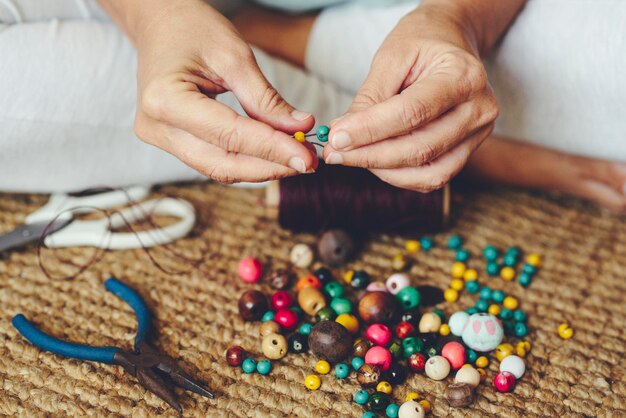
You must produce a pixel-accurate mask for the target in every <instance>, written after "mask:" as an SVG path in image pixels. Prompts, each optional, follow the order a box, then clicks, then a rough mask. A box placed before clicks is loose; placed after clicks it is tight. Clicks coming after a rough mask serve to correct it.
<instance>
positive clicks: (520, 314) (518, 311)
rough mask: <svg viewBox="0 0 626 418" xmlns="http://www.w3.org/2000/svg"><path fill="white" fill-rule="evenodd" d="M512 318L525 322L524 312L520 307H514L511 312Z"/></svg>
mask: <svg viewBox="0 0 626 418" xmlns="http://www.w3.org/2000/svg"><path fill="white" fill-rule="evenodd" d="M513 319H514V320H515V322H526V312H524V311H522V310H521V309H516V310H515V312H513Z"/></svg>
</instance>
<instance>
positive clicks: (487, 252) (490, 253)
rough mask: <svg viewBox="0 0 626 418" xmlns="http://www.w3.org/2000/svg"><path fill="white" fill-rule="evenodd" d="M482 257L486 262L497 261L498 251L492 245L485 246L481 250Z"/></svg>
mask: <svg viewBox="0 0 626 418" xmlns="http://www.w3.org/2000/svg"><path fill="white" fill-rule="evenodd" d="M483 255H484V256H485V258H486V259H487V260H488V261H495V260H497V259H498V249H497V248H496V247H494V246H493V245H487V246H486V247H485V248H484V249H483Z"/></svg>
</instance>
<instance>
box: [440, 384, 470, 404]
mask: <svg viewBox="0 0 626 418" xmlns="http://www.w3.org/2000/svg"><path fill="white" fill-rule="evenodd" d="M446 400H447V401H448V403H449V404H450V406H451V407H453V408H463V407H466V406H468V405H470V404H471V403H472V402H473V401H474V389H473V388H472V387H471V386H470V385H467V384H465V383H453V384H451V385H449V386H448V387H447V388H446Z"/></svg>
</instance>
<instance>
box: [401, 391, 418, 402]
mask: <svg viewBox="0 0 626 418" xmlns="http://www.w3.org/2000/svg"><path fill="white" fill-rule="evenodd" d="M419 398H420V394H419V393H417V392H409V393H407V394H406V396H405V398H404V401H405V402H410V401H416V400H418V399H419Z"/></svg>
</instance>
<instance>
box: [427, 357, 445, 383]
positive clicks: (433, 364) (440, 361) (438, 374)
mask: <svg viewBox="0 0 626 418" xmlns="http://www.w3.org/2000/svg"><path fill="white" fill-rule="evenodd" d="M425 371H426V375H427V376H428V377H430V378H431V379H433V380H443V379H445V378H446V377H448V374H450V363H448V360H446V359H445V358H444V357H442V356H433V357H431V358H429V359H428V361H427V362H426V367H425Z"/></svg>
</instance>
